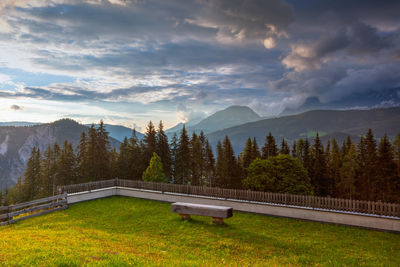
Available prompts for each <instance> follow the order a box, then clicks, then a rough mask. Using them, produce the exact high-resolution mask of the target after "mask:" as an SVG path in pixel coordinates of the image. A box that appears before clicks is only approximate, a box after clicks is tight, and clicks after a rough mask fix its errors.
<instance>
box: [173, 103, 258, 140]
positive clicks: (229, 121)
mask: <svg viewBox="0 0 400 267" xmlns="http://www.w3.org/2000/svg"><path fill="white" fill-rule="evenodd" d="M260 119H262V117H260V116H259V115H258V114H257V113H256V112H254V111H253V110H252V109H251V108H249V107H247V106H230V107H228V108H226V109H224V110H220V111H217V112H215V113H214V114H212V115H211V116H209V117H207V118H205V119H203V120H201V121H200V122H199V123H196V124H195V125H186V130H187V131H188V133H190V134H191V133H192V132H197V133H199V132H200V131H204V133H206V134H207V133H211V132H215V131H218V130H222V129H226V128H230V127H233V126H236V125H241V124H244V123H248V122H253V121H257V120H260ZM183 125H184V124H183V123H179V124H178V125H176V126H174V127H172V128H170V129H168V130H167V131H166V133H168V134H169V135H171V134H173V133H174V132H177V133H179V132H180V131H181V130H182V127H183Z"/></svg>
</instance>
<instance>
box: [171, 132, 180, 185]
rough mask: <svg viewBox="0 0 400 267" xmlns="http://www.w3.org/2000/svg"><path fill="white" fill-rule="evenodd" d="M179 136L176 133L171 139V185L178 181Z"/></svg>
mask: <svg viewBox="0 0 400 267" xmlns="http://www.w3.org/2000/svg"><path fill="white" fill-rule="evenodd" d="M178 149H179V145H178V136H177V134H176V133H174V135H173V136H172V139H171V183H175V181H176V169H177V166H176V162H177V159H178V158H177V155H178Z"/></svg>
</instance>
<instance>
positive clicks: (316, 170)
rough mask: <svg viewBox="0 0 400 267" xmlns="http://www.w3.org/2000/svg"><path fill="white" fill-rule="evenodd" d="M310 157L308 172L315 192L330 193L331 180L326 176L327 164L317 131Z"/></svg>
mask: <svg viewBox="0 0 400 267" xmlns="http://www.w3.org/2000/svg"><path fill="white" fill-rule="evenodd" d="M311 158H312V168H311V172H310V178H311V183H312V185H313V187H314V190H315V192H317V194H318V195H320V196H326V195H332V191H333V188H332V181H330V180H329V177H327V166H326V159H325V153H324V147H323V145H322V143H321V140H320V139H319V134H318V133H317V135H316V137H315V140H314V146H313V153H312V154H311Z"/></svg>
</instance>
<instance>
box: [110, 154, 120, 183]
mask: <svg viewBox="0 0 400 267" xmlns="http://www.w3.org/2000/svg"><path fill="white" fill-rule="evenodd" d="M118 159H119V154H118V152H117V150H116V149H115V148H113V149H111V152H110V166H109V170H110V178H118V174H119V166H118V165H119V164H118Z"/></svg>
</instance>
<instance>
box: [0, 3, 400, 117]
mask: <svg viewBox="0 0 400 267" xmlns="http://www.w3.org/2000/svg"><path fill="white" fill-rule="evenodd" d="M91 2H92V3H89V2H88V1H63V0H56V1H52V4H51V5H44V4H43V5H37V6H35V7H30V6H21V5H19V6H17V7H16V9H15V12H14V13H10V14H9V16H10V17H11V18H12V19H10V20H9V21H8V24H9V25H11V27H12V28H13V29H15V30H14V32H11V33H7V34H3V35H1V34H0V41H1V40H2V42H3V43H4V42H6V43H13V44H15V45H19V44H23V48H24V49H26V50H28V51H30V53H31V54H30V55H29V56H30V58H29V63H32V64H33V65H34V66H35V67H39V68H41V70H42V71H43V72H45V71H49V70H51V71H54V72H62V74H65V73H69V74H71V75H75V76H76V79H77V80H79V81H82V80H84V81H85V82H81V83H76V84H59V85H49V86H42V87H40V88H37V87H33V86H29V84H27V85H26V86H27V87H26V88H25V90H23V91H18V92H0V96H3V97H31V98H38V99H52V100H59V101H101V100H105V101H115V102H117V101H122V100H123V99H129V101H133V100H132V99H135V98H136V97H137V98H140V97H142V98H148V99H149V101H154V102H169V103H171V104H172V105H179V104H180V103H183V102H189V103H190V104H193V103H197V104H199V105H200V104H201V105H204V106H207V105H210V104H215V105H217V104H218V103H224V104H225V103H238V102H239V103H240V102H243V101H249V100H251V98H253V99H257V101H259V102H257V103H255V104H254V106H257V107H259V108H260V109H262V107H265V105H266V104H262V102H264V103H266V102H267V101H272V102H271V103H269V104H270V109H268V111H271V110H272V109H273V108H274V107H278V106H279V108H282V106H281V104H280V103H284V105H291V104H298V103H299V101H301V99H306V98H307V97H310V96H311V97H312V96H314V97H317V98H318V99H320V100H321V101H323V102H327V103H328V102H330V101H337V100H338V99H341V98H345V97H347V96H350V95H352V94H353V93H360V92H361V93H362V92H365V93H368V92H371V91H374V92H375V91H379V90H383V89H385V88H396V87H398V86H399V84H400V77H399V76H398V74H397V73H399V71H400V66H399V64H400V63H399V62H400V48H399V47H400V16H398V10H400V1H371V0H355V1H338V0H326V1H320V0H311V1H297V0H291V1H290V0H288V1H283V0H271V1H264V0H254V1H247V0H213V1H211V0H210V1H207V0H198V1H179V0H149V1H120V2H121V3H122V4H113V3H112V2H115V1H105V0H104V1H97V2H96V1H91ZM94 2H96V3H94ZM0 22H1V21H0ZM107 79H108V80H107ZM103 80H107V81H106V82H104V81H103ZM121 81H124V82H125V81H127V82H126V83H123V84H122V82H121ZM102 82H104V84H101V83H102ZM98 83H99V84H100V85H101V86H100V87H101V88H98ZM120 83H121V84H120ZM82 84H84V85H85V87H82ZM110 84H111V85H112V88H120V89H113V90H111V89H110V88H108V87H107V86H109V85H110ZM96 88H97V89H96ZM151 93H154V94H158V95H162V97H154V98H151V97H147V94H151ZM144 96H145V97H144ZM279 98H281V99H279ZM282 98H284V100H282ZM299 99H300V100H299ZM354 102H355V105H356V104H357V103H356V100H354ZM185 104H186V103H185ZM178 111H182V112H185V113H188V111H187V110H186V111H185V110H184V108H181V109H180V110H178ZM258 111H259V112H260V113H261V114H263V113H264V112H263V110H258ZM277 111H279V110H276V111H275V112H277Z"/></svg>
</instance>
